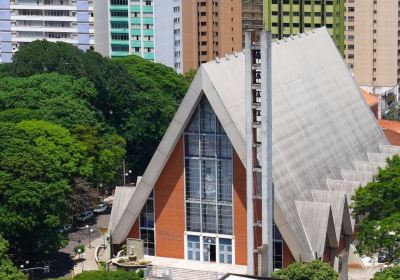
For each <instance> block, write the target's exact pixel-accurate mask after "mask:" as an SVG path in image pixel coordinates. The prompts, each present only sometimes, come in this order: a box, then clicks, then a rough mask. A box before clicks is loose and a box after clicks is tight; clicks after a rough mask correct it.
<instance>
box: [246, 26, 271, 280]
mask: <svg viewBox="0 0 400 280" xmlns="http://www.w3.org/2000/svg"><path fill="white" fill-rule="evenodd" d="M258 35H259V37H260V40H259V41H258V40H257V37H258ZM271 41H272V36H271V32H266V31H261V32H260V33H259V34H258V32H257V31H256V30H253V31H247V32H246V33H245V55H246V62H245V63H246V65H245V67H246V68H245V95H246V99H245V100H246V146H247V149H246V205H247V271H248V274H250V275H256V274H258V275H259V276H270V275H271V273H272V271H273V216H274V213H273V204H274V195H273V193H274V191H273V184H272V63H271V62H272V61H271V60H272V55H271V54H272V44H271ZM255 260H257V262H255ZM256 268H257V271H256Z"/></svg>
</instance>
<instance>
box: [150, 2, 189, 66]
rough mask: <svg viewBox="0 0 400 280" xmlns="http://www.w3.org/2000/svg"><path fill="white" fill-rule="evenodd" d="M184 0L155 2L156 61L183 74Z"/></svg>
mask: <svg viewBox="0 0 400 280" xmlns="http://www.w3.org/2000/svg"><path fill="white" fill-rule="evenodd" d="M182 2H183V1H182V0H155V1H154V26H155V29H154V40H155V47H154V49H155V52H154V60H155V61H156V62H159V63H162V64H165V65H167V66H169V67H171V68H174V69H175V70H176V71H177V72H178V73H182V72H183V63H182V61H183V52H182V43H183V39H182V34H183V32H182V29H183V28H182V26H183V21H182V12H183V10H182V8H183V6H182Z"/></svg>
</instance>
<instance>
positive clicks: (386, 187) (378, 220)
mask: <svg viewBox="0 0 400 280" xmlns="http://www.w3.org/2000/svg"><path fill="white" fill-rule="evenodd" d="M387 162H388V165H387V168H385V169H383V170H380V171H379V173H378V175H377V176H376V180H375V181H374V182H371V183H369V184H367V186H365V187H361V188H359V189H357V191H356V194H355V195H354V197H353V200H354V203H353V209H354V216H355V217H356V218H357V219H358V220H359V221H358V223H357V240H358V241H359V245H358V246H357V249H358V251H359V252H360V253H361V254H365V255H369V256H371V255H374V254H377V253H379V254H384V255H385V256H386V258H387V261H388V262H393V261H395V260H398V259H400V243H399V240H400V157H399V156H398V155H395V156H394V157H393V158H391V159H388V160H387Z"/></svg>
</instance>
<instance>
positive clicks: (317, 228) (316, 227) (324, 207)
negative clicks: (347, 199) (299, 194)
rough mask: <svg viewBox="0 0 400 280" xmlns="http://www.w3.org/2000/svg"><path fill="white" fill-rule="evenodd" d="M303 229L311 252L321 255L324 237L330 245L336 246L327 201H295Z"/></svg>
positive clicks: (323, 247)
mask: <svg viewBox="0 0 400 280" xmlns="http://www.w3.org/2000/svg"><path fill="white" fill-rule="evenodd" d="M295 203H296V209H297V212H298V214H299V216H300V219H301V223H302V225H303V228H304V231H305V232H306V235H307V239H308V242H309V243H310V246H311V248H312V250H313V252H314V253H315V254H316V255H317V256H318V257H322V256H323V254H324V249H325V242H326V237H327V236H328V238H329V244H330V246H331V247H337V242H336V237H335V227H334V222H333V218H332V212H331V207H330V204H329V203H320V202H312V201H295Z"/></svg>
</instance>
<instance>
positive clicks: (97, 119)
mask: <svg viewBox="0 0 400 280" xmlns="http://www.w3.org/2000/svg"><path fill="white" fill-rule="evenodd" d="M2 81H3V82H2V83H0V109H3V111H0V121H3V122H14V123H17V122H20V121H22V120H28V119H37V120H38V119H40V120H46V121H50V122H53V123H56V124H59V125H62V126H63V127H65V128H68V129H69V130H70V131H71V132H72V133H73V134H74V135H75V136H76V137H77V138H78V140H79V141H81V142H82V144H83V145H84V146H86V147H87V148H88V154H89V157H91V158H93V164H94V167H93V169H94V172H93V174H94V177H93V178H89V179H88V180H89V181H90V182H91V183H92V184H94V185H98V184H100V183H101V184H103V185H105V186H106V185H111V184H114V183H115V180H116V178H117V174H118V171H119V170H120V166H121V164H120V163H121V162H122V159H123V157H124V155H125V142H124V140H123V139H122V137H119V136H117V135H116V131H115V129H112V128H111V127H109V126H107V125H106V124H105V123H104V122H103V119H102V118H101V114H99V113H98V112H97V111H96V109H95V108H94V107H93V106H92V105H91V104H90V102H89V101H90V100H92V99H93V98H94V97H95V96H96V95H97V93H96V90H95V88H94V87H93V84H92V83H91V82H89V81H87V80H86V79H84V78H79V79H76V78H74V77H71V76H62V75H59V74H57V73H50V74H37V75H33V76H31V77H28V78H3V79H2ZM85 135H86V136H85ZM88 135H90V137H88ZM87 141H88V142H87ZM116 163H118V164H116Z"/></svg>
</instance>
